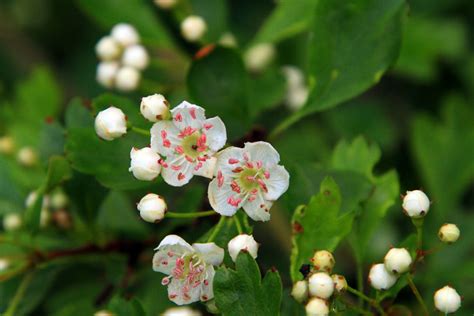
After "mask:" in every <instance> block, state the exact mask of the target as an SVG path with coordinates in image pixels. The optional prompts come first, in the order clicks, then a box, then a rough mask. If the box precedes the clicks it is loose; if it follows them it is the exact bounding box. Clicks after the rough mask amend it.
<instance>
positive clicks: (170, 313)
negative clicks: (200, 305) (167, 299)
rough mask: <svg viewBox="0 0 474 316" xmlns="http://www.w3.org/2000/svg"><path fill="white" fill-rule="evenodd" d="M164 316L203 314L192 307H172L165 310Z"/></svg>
mask: <svg viewBox="0 0 474 316" xmlns="http://www.w3.org/2000/svg"><path fill="white" fill-rule="evenodd" d="M163 316H201V312H199V311H197V310H194V309H192V308H190V307H187V306H184V307H171V308H168V309H167V310H165V312H164V313H163Z"/></svg>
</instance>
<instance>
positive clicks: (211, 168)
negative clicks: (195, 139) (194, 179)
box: [193, 157, 217, 179]
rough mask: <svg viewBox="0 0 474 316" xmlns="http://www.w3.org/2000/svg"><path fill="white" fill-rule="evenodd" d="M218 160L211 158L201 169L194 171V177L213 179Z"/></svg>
mask: <svg viewBox="0 0 474 316" xmlns="http://www.w3.org/2000/svg"><path fill="white" fill-rule="evenodd" d="M216 164H217V158H216V157H211V158H209V159H207V160H206V161H205V162H204V163H203V165H202V167H201V168H199V169H198V170H195V169H194V171H193V173H194V175H196V176H201V177H205V178H209V179H212V178H213V177H214V174H215V171H216Z"/></svg>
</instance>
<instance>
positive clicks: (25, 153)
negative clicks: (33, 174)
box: [17, 146, 38, 167]
mask: <svg viewBox="0 0 474 316" xmlns="http://www.w3.org/2000/svg"><path fill="white" fill-rule="evenodd" d="M17 160H18V162H19V163H20V164H21V165H23V166H25V167H32V166H34V165H36V163H37V162H38V154H37V153H36V150H34V149H33V148H32V147H29V146H26V147H22V148H21V149H20V151H18V154H17Z"/></svg>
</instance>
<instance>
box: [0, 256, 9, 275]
mask: <svg viewBox="0 0 474 316" xmlns="http://www.w3.org/2000/svg"><path fill="white" fill-rule="evenodd" d="M9 266H10V261H8V260H7V259H5V258H0V272H2V271H3V270H6V269H8V267H9Z"/></svg>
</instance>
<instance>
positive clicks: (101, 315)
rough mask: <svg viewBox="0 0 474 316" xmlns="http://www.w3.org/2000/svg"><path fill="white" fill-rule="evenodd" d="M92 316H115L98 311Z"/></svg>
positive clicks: (105, 311)
mask: <svg viewBox="0 0 474 316" xmlns="http://www.w3.org/2000/svg"><path fill="white" fill-rule="evenodd" d="M94 316H116V315H115V314H114V313H112V312H110V311H107V310H100V311H97V312H95V313H94Z"/></svg>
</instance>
